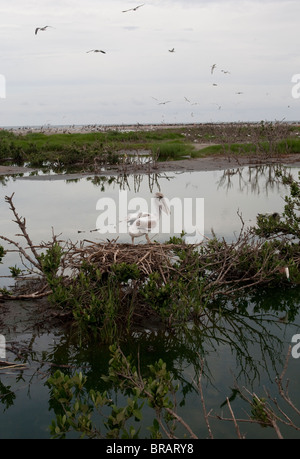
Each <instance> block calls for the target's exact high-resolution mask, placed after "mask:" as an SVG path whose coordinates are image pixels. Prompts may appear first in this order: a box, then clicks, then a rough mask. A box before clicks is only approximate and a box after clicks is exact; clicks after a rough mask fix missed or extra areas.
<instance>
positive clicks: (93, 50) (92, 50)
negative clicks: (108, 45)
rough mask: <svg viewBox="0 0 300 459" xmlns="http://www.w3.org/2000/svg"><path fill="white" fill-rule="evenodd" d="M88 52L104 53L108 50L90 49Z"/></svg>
mask: <svg viewBox="0 0 300 459" xmlns="http://www.w3.org/2000/svg"><path fill="white" fill-rule="evenodd" d="M87 53H102V54H106V52H105V51H102V49H90V51H87Z"/></svg>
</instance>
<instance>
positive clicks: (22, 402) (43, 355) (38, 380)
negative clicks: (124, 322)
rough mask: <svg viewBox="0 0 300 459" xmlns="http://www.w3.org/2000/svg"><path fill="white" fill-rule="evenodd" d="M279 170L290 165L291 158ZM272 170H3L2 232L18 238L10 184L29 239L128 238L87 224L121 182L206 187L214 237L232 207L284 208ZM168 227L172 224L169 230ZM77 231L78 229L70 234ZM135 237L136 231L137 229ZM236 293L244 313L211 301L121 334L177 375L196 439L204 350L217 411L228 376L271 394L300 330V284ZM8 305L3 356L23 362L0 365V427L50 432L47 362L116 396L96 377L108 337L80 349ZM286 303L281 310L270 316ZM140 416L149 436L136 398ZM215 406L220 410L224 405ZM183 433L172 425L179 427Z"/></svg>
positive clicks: (188, 193) (215, 423) (268, 433)
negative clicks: (33, 173)
mask: <svg viewBox="0 0 300 459" xmlns="http://www.w3.org/2000/svg"><path fill="white" fill-rule="evenodd" d="M288 171H290V172H291V173H292V174H293V175H294V176H295V177H296V176H297V173H298V169H291V170H290V169H288ZM275 172H276V169H274V168H273V167H268V166H264V167H259V168H255V167H251V168H249V167H244V168H241V169H235V170H231V171H225V172H223V171H214V172H192V173H181V174H179V173H178V174H175V173H168V174H161V175H155V176H154V175H153V176H129V177H126V178H119V179H117V178H116V177H103V178H102V179H97V180H96V179H94V178H82V179H80V180H77V181H66V180H55V177H52V179H51V180H40V178H34V177H23V178H9V179H3V180H2V185H0V193H1V201H0V211H1V223H0V224H1V228H0V230H1V231H0V233H1V234H3V235H5V236H8V237H10V238H15V236H14V235H15V234H16V233H17V232H18V229H17V227H16V225H15V224H14V223H13V222H12V221H11V220H12V215H11V213H10V211H9V209H8V205H7V204H6V203H5V202H4V196H6V195H7V196H10V195H11V194H12V193H15V196H14V204H15V206H16V208H17V211H18V213H19V215H21V216H24V217H26V221H27V229H28V232H29V234H30V236H31V238H32V240H33V241H34V242H36V243H37V244H38V243H40V242H41V241H47V240H50V239H51V235H52V227H53V230H54V232H55V233H56V234H60V233H62V234H61V237H62V238H64V239H67V238H71V239H72V240H73V241H77V240H78V241H79V240H80V239H84V238H87V239H93V240H101V239H103V238H104V239H105V238H106V237H109V238H114V237H116V236H119V239H118V240H119V241H120V242H130V238H129V236H128V235H126V234H116V233H111V234H108V235H105V236H104V235H101V234H99V233H97V232H92V233H90V230H93V229H94V228H96V222H97V217H98V216H99V210H97V209H96V204H97V201H98V200H99V199H100V198H103V197H106V198H107V197H110V198H113V199H114V200H115V201H116V202H118V199H119V193H120V190H122V191H127V197H128V200H129V201H130V199H132V198H135V197H137V196H140V197H143V198H145V199H146V200H147V201H148V202H150V197H151V195H152V194H153V193H155V192H156V191H161V192H163V193H164V194H165V196H167V197H168V198H169V199H172V198H175V197H179V198H181V199H183V198H193V199H196V198H204V234H205V236H207V237H210V236H211V229H212V228H213V230H214V231H215V233H216V234H217V236H220V237H225V238H226V239H228V240H232V239H234V238H235V235H236V234H238V232H239V230H240V227H241V222H240V219H239V217H238V215H237V211H238V210H239V212H240V213H241V214H242V216H243V220H244V222H245V225H246V226H250V225H254V224H255V216H256V215H257V213H259V212H260V213H265V212H275V211H276V212H281V211H282V209H283V206H284V201H283V196H284V195H285V193H286V191H287V190H286V189H285V187H283V186H282V185H280V184H279V182H278V180H277V179H276V177H275ZM129 210H132V211H133V210H134V209H129ZM172 228H173V227H171V231H170V234H171V235H172V234H174V232H173V231H172ZM78 230H80V231H84V232H80V233H78ZM168 237H169V235H156V236H155V239H157V240H161V241H163V240H166V239H168ZM19 239H20V238H19ZM137 242H138V243H143V242H144V241H143V239H142V238H141V239H139V240H137ZM3 245H4V246H5V247H7V246H6V245H5V244H4V243H3ZM14 265H17V266H19V267H21V264H20V261H19V258H17V257H16V254H14V253H12V254H8V255H7V256H6V258H5V264H3V265H0V275H1V276H5V275H7V274H8V272H9V270H8V266H14ZM0 282H1V284H0V285H1V286H2V287H3V286H9V285H10V284H11V280H9V279H7V278H5V277H2V278H0ZM241 301H242V300H241ZM244 302H246V306H245V305H244V308H242V309H241V310H242V311H243V312H239V313H238V312H236V311H234V312H232V311H231V313H230V314H224V313H223V314H222V316H219V314H218V312H217V311H216V312H215V314H214V316H212V318H211V319H212V320H211V321H208V320H206V321H204V322H203V323H201V324H200V325H199V326H198V327H195V326H192V325H191V327H190V330H189V332H188V333H183V332H182V333H181V334H179V333H177V334H176V335H174V336H173V337H172V336H165V334H164V333H163V332H162V330H160V329H155V328H150V327H149V330H142V331H140V332H138V333H137V334H136V335H135V336H134V337H132V338H131V339H130V340H129V341H128V342H127V343H124V347H123V350H124V352H125V354H126V353H132V354H133V355H136V353H137V350H138V349H139V351H140V356H141V365H142V370H143V369H144V371H147V365H148V364H150V363H153V362H154V361H156V360H157V359H158V358H160V357H161V358H162V359H163V360H165V361H166V362H167V365H168V368H169V370H170V371H171V372H172V373H173V374H174V378H175V379H177V380H178V381H179V382H180V385H181V391H180V393H179V394H178V397H177V403H178V405H180V407H179V414H180V415H181V416H182V417H183V418H184V419H185V420H186V421H187V422H188V423H189V424H190V425H191V427H192V428H193V430H194V431H195V433H196V434H197V435H198V436H199V437H201V438H204V437H207V436H208V433H207V429H206V425H205V422H204V419H203V413H202V405H201V401H200V397H199V394H198V392H197V390H196V388H195V381H197V378H198V376H199V372H200V367H201V359H202V358H204V361H205V366H204V374H203V379H202V386H203V391H204V397H205V403H206V407H207V410H208V411H209V410H210V409H213V412H214V413H216V414H220V413H221V408H220V405H221V404H222V403H223V402H224V400H225V399H226V397H227V396H228V397H230V396H231V395H232V388H234V386H235V383H237V384H238V385H239V387H243V386H246V387H247V388H248V389H249V390H252V391H254V392H255V393H256V394H258V395H259V396H265V392H264V387H265V388H267V389H268V390H269V391H270V393H271V394H272V396H276V397H278V390H277V386H276V384H275V383H274V379H275V376H276V374H278V373H279V372H281V370H282V368H283V364H284V360H285V356H286V354H287V350H288V346H289V344H290V343H291V338H292V336H293V335H294V334H296V333H299V332H300V327H299V324H300V320H299V319H300V317H299V313H298V306H299V304H300V300H299V291H297V289H293V288H290V289H289V290H280V291H275V290H274V291H273V292H268V293H267V294H262V293H261V294H260V295H257V296H256V297H252V298H246V299H244ZM6 306H8V307H9V308H10V311H11V317H10V321H9V322H8V323H7V322H6V325H5V327H4V325H3V324H2V322H1V320H0V333H1V334H3V335H4V336H5V338H6V342H7V355H6V358H7V360H10V361H12V360H14V359H15V358H16V360H17V361H18V362H19V361H23V362H25V363H26V364H27V366H26V368H25V369H24V370H22V371H17V370H14V371H13V370H11V371H9V372H5V373H4V372H3V371H1V373H0V378H1V379H0V438H20V437H22V438H28V437H30V438H48V437H49V424H50V423H51V420H52V419H53V418H54V417H55V415H54V411H53V407H52V405H51V401H50V394H49V388H48V387H47V386H46V385H45V382H46V380H47V377H48V376H49V374H50V372H52V371H55V369H56V368H57V367H59V365H68V367H64V366H63V367H60V368H61V369H62V370H64V371H67V372H69V373H73V372H74V371H76V370H78V369H82V371H83V372H84V373H85V374H87V375H88V384H89V387H93V388H95V389H99V390H105V389H108V390H109V391H110V394H111V397H112V398H113V399H115V401H116V403H117V404H118V405H119V406H121V405H122V403H125V402H124V396H123V395H122V394H121V393H119V392H118V391H115V389H114V388H113V387H107V386H105V384H104V382H103V381H101V379H100V377H101V375H102V374H105V373H107V364H108V360H109V352H108V349H107V347H106V346H103V345H99V346H93V347H90V348H82V347H81V346H80V345H79V344H78V343H77V342H76V339H75V338H74V337H72V336H69V335H68V334H67V333H65V332H64V331H63V330H61V329H59V328H57V329H50V330H47V331H45V330H43V331H41V332H37V333H36V334H35V335H32V334H31V333H28V331H27V329H30V314H31V311H33V310H34V305H32V304H31V303H30V302H26V303H21V304H20V303H9V304H8V305H7V304H6V305H5V307H6ZM228 309H232V307H231V305H228ZM241 310H240V311H241ZM287 311H289V317H288V318H287V320H285V321H279V320H278V319H279V318H282V317H283V316H285V315H286V312H287ZM299 370H300V359H294V358H291V359H290V361H289V366H288V371H287V377H288V378H289V379H290V385H289V393H290V396H291V398H292V399H293V401H294V402H295V404H296V405H298V407H299V406H300V397H299V395H298V391H297V386H298V380H299V374H300V373H299ZM283 406H284V405H283ZM232 407H233V409H234V412H235V415H236V417H243V418H245V413H244V412H243V410H244V409H246V408H247V407H246V405H245V403H244V402H243V401H242V400H241V399H239V398H238V397H237V398H235V400H233V401H232ZM284 407H285V406H284ZM248 412H249V409H248ZM144 416H145V423H143V427H142V431H141V432H142V433H141V436H143V435H144V436H149V433H148V432H147V430H146V425H150V424H151V423H152V420H151V419H152V418H151V412H150V411H149V410H148V409H145V413H144ZM224 416H226V417H227V416H228V413H227V411H226V410H225V409H224ZM96 422H99V424H101V417H98V418H97V417H96ZM211 426H212V431H213V434H214V436H215V437H216V438H235V437H236V435H235V430H234V427H233V425H232V423H230V422H226V421H219V420H217V419H211ZM240 430H241V432H242V433H245V434H246V437H247V438H273V437H275V434H274V432H273V431H272V430H271V429H270V428H262V427H260V426H258V425H252V424H250V423H247V424H240ZM180 432H181V431H180V429H179V430H178V435H179V436H180ZM282 433H283V434H284V436H285V437H291V438H300V434H299V432H298V433H297V432H296V431H294V430H290V429H288V428H286V429H285V428H282Z"/></svg>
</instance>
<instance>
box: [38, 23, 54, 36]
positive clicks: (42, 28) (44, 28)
mask: <svg viewBox="0 0 300 459" xmlns="http://www.w3.org/2000/svg"><path fill="white" fill-rule="evenodd" d="M48 27H51V28H52V29H54V27H52V26H49V25H46V26H45V27H37V28H36V29H35V32H34V34H35V35H36V34H37V33H38V31H39V30H43V31H45V30H46V29H48Z"/></svg>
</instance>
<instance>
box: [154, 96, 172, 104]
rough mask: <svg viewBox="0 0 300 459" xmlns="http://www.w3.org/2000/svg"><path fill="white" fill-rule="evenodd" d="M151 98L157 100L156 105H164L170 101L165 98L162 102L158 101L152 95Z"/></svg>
mask: <svg viewBox="0 0 300 459" xmlns="http://www.w3.org/2000/svg"><path fill="white" fill-rule="evenodd" d="M152 99H154V100H157V102H158V104H157V105H165V104H168V103H169V102H171V101H170V100H165V101H164V102H159V100H158V99H156V97H152Z"/></svg>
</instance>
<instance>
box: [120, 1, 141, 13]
mask: <svg viewBox="0 0 300 459" xmlns="http://www.w3.org/2000/svg"><path fill="white" fill-rule="evenodd" d="M144 5H145V3H143V4H142V5H138V6H135V7H134V8H130V9H129V10H124V11H122V13H127V12H128V11H136V10H137V9H138V8H141V6H144Z"/></svg>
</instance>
